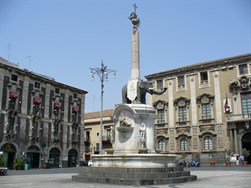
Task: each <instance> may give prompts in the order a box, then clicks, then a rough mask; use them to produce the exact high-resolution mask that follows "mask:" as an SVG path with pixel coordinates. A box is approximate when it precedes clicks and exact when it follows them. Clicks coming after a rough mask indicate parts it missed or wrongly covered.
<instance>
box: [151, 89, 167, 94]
mask: <svg viewBox="0 0 251 188" xmlns="http://www.w3.org/2000/svg"><path fill="white" fill-rule="evenodd" d="M166 90H167V88H166V87H164V88H162V89H160V90H158V89H153V88H149V93H150V94H151V95H152V94H155V95H162V94H163V93H165V91H166Z"/></svg>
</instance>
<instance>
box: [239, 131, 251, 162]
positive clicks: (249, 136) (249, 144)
mask: <svg viewBox="0 0 251 188" xmlns="http://www.w3.org/2000/svg"><path fill="white" fill-rule="evenodd" d="M241 141H242V148H246V149H247V150H249V151H250V152H251V132H248V133H246V134H244V135H243V137H242V140H241ZM248 164H251V155H249V157H248Z"/></svg>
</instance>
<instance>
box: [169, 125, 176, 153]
mask: <svg viewBox="0 0 251 188" xmlns="http://www.w3.org/2000/svg"><path fill="white" fill-rule="evenodd" d="M169 135H170V142H169V143H170V151H175V131H174V129H172V130H170V134H169Z"/></svg>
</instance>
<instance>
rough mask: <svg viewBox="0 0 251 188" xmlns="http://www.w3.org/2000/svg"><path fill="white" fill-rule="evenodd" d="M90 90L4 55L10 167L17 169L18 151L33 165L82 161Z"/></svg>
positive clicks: (3, 144) (1, 72) (2, 139)
mask: <svg viewBox="0 0 251 188" xmlns="http://www.w3.org/2000/svg"><path fill="white" fill-rule="evenodd" d="M86 94H87V92H86V91H84V90H81V89H78V88H74V87H71V86H68V85H65V84H63V83H59V82H56V81H55V80H54V79H53V78H50V77H48V76H44V75H41V74H37V73H35V72H32V71H29V70H26V69H21V68H19V67H18V65H16V64H14V63H10V62H8V61H7V60H5V59H3V58H1V57H0V151H2V152H3V156H4V159H5V161H6V166H8V167H9V168H10V169H11V168H13V162H14V159H15V158H16V157H18V156H22V157H23V158H24V159H25V162H26V163H27V164H28V165H29V167H30V168H39V167H60V166H61V167H71V166H76V165H78V164H79V163H80V162H81V161H83V153H84V144H83V143H84V142H83V141H84V138H83V136H84V134H83V132H84V129H83V127H84V126H83V125H84V120H83V118H82V116H81V114H84V107H85V95H86Z"/></svg>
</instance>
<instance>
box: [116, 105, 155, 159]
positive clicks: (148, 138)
mask: <svg viewBox="0 0 251 188" xmlns="http://www.w3.org/2000/svg"><path fill="white" fill-rule="evenodd" d="M155 118H156V115H155V109H154V108H153V107H151V106H148V105H145V104H121V105H118V106H116V108H115V109H114V111H113V120H114V125H115V126H114V129H115V131H114V132H115V144H114V154H123V155H124V154H137V153H139V149H147V153H155V149H154V135H155V134H154V131H155V129H154V120H155Z"/></svg>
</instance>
